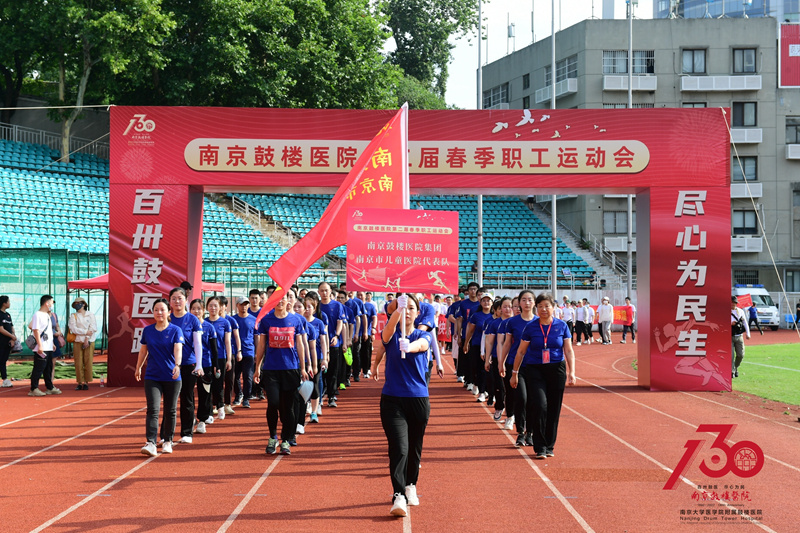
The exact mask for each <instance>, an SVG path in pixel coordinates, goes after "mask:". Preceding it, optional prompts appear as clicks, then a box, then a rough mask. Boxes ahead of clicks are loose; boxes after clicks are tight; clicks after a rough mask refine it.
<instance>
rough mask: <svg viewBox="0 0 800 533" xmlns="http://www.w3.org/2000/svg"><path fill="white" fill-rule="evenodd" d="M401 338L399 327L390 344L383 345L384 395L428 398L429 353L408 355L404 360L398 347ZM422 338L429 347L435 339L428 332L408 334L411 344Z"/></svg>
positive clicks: (420, 331)
mask: <svg viewBox="0 0 800 533" xmlns="http://www.w3.org/2000/svg"><path fill="white" fill-rule="evenodd" d="M400 336H401V333H400V326H398V327H397V331H395V334H394V335H393V336H392V338H391V339H390V340H389V342H385V343H383V345H384V347H385V348H386V368H385V370H384V384H383V394H385V395H387V396H399V397H401V398H426V397H427V396H428V383H427V381H426V380H425V374H426V373H427V372H428V352H427V351H425V352H417V353H407V354H406V358H405V359H403V356H402V354H401V353H400V347H399V345H398V341H399V339H400ZM421 338H424V339H426V340H427V341H428V345H430V344H431V343H433V337H432V336H431V334H430V333H428V332H427V331H422V330H420V329H415V330H412V331H411V332H410V333H409V334H408V342H410V343H413V342H414V341H416V340H417V339H421Z"/></svg>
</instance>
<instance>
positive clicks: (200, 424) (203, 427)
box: [184, 422, 206, 438]
mask: <svg viewBox="0 0 800 533" xmlns="http://www.w3.org/2000/svg"><path fill="white" fill-rule="evenodd" d="M194 431H195V433H205V432H206V423H205V422H198V423H197V427H196V428H194ZM184 438H186V437H184Z"/></svg>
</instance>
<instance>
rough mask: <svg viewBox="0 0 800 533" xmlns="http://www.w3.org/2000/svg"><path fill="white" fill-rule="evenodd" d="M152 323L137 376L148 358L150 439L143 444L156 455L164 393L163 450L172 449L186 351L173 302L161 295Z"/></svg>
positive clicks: (146, 386) (144, 333) (146, 380)
mask: <svg viewBox="0 0 800 533" xmlns="http://www.w3.org/2000/svg"><path fill="white" fill-rule="evenodd" d="M153 318H154V319H155V324H151V325H149V326H147V327H145V328H144V330H143V331H142V340H141V348H139V359H138V361H136V370H135V371H134V377H135V378H136V381H141V380H142V366H144V364H145V362H147V370H146V371H145V374H144V394H145V397H146V398H147V417H146V420H147V424H146V428H147V429H146V435H147V443H145V445H144V447H142V453H143V454H144V455H150V456H152V457H155V456H156V455H158V450H157V449H156V437H157V435H158V410H159V409H160V407H161V397H162V396H163V397H164V417H163V419H162V420H161V438H162V439H163V443H162V445H161V453H172V436H173V434H174V433H175V415H176V410H177V408H178V394H179V393H180V391H181V368H180V367H181V362H182V361H181V359H182V355H183V332H182V331H181V329H180V328H179V327H177V326H175V325H173V324H170V323H169V305H168V303H167V300H165V299H163V298H161V299H159V300H156V303H155V304H153Z"/></svg>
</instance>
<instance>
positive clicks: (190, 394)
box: [180, 363, 197, 437]
mask: <svg viewBox="0 0 800 533" xmlns="http://www.w3.org/2000/svg"><path fill="white" fill-rule="evenodd" d="M193 371H194V363H191V364H188V365H181V383H182V384H181V395H180V398H181V437H191V436H192V425H193V424H194V386H195V384H196V383H197V376H195V375H194V374H192V372H193Z"/></svg>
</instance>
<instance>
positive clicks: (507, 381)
mask: <svg viewBox="0 0 800 533" xmlns="http://www.w3.org/2000/svg"><path fill="white" fill-rule="evenodd" d="M505 367H506V375H505V377H503V391H504V392H505V395H504V397H503V400H504V401H505V404H506V417H508V418H511V417H512V416H515V414H514V409H516V407H517V390H516V389H515V388H513V387H512V386H511V375H512V374H511V371H512V370H514V365H512V364H510V363H506V364H505Z"/></svg>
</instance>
